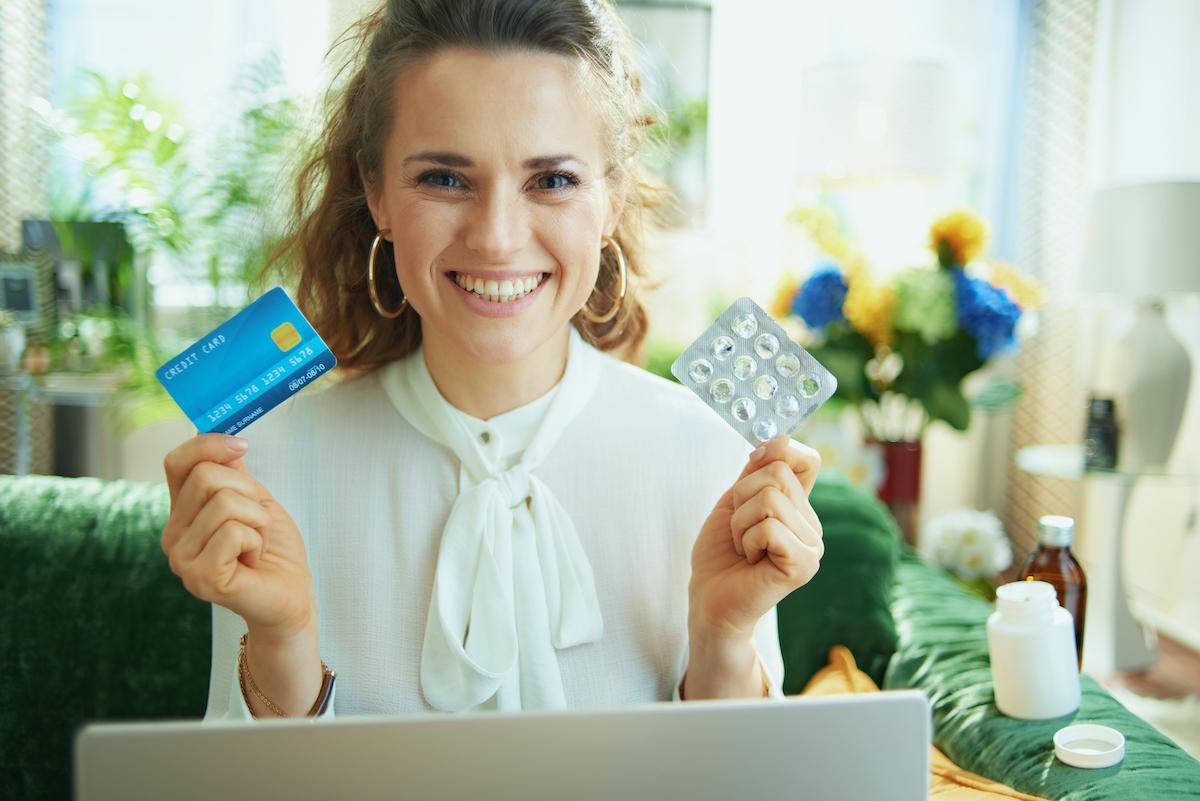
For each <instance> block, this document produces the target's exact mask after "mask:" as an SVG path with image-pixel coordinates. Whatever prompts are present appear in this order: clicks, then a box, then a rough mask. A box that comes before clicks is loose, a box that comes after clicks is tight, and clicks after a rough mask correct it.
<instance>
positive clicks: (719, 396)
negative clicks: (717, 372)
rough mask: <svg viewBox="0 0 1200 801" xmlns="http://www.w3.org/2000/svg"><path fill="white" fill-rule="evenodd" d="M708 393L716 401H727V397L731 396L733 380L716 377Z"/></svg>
mask: <svg viewBox="0 0 1200 801" xmlns="http://www.w3.org/2000/svg"><path fill="white" fill-rule="evenodd" d="M708 394H709V395H710V396H712V399H713V400H715V401H716V402H717V403H729V399H730V398H732V397H733V382H732V381H730V380H729V379H728V378H718V379H717V380H716V381H714V382H713V384H712V386H711V387H709V390H708Z"/></svg>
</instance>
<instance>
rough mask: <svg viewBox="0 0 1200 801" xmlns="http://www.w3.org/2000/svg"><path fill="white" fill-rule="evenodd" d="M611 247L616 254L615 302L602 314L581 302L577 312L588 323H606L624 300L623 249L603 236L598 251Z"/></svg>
mask: <svg viewBox="0 0 1200 801" xmlns="http://www.w3.org/2000/svg"><path fill="white" fill-rule="evenodd" d="M610 246H611V247H612V249H613V253H615V254H616V255H617V302H616V303H614V304H613V307H612V308H611V309H609V310H608V311H607V312H605V313H604V314H600V315H598V314H596V313H595V312H593V311H592V310H591V309H589V308H588V307H587V303H584V304H583V308H582V309H580V310H579V313H580V314H582V315H583V317H584V319H585V320H587V321H588V322H589V323H607V322H608V321H609V320H611V319H612V318H614V317H616V316H617V312H618V311H620V310H621V302H622V301H623V300H625V289H626V286H627V282H628V274H627V268H626V266H625V251H623V250H621V245H620V243H619V242H617V240H615V239H613V238H612V237H611V236H606V237H604V244H603V245H602V246H601V247H600V252H601V253H603V252H604V248H606V247H610ZM589 300H590V298H589Z"/></svg>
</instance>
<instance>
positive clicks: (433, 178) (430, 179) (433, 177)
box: [417, 172, 458, 189]
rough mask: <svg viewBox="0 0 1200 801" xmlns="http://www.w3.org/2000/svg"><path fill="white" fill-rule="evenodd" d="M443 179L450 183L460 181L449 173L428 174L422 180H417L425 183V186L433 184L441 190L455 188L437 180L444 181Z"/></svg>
mask: <svg viewBox="0 0 1200 801" xmlns="http://www.w3.org/2000/svg"><path fill="white" fill-rule="evenodd" d="M442 178H445V179H447V180H449V181H457V180H458V176H457V175H454V174H452V173H448V172H427V173H425V174H424V175H422V176H421V177H420V178H418V179H417V180H418V182H419V183H423V184H424V183H429V184H432V185H433V186H436V187H438V188H439V189H453V188H454V187H452V186H450V185H449V184H446V183H438V182H437V179H442Z"/></svg>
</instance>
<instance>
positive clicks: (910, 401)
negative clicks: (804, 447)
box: [772, 209, 1042, 542]
mask: <svg viewBox="0 0 1200 801" xmlns="http://www.w3.org/2000/svg"><path fill="white" fill-rule="evenodd" d="M792 219H793V221H794V222H798V223H799V224H801V225H802V226H804V227H805V228H806V229H807V230H808V232H809V234H810V235H811V237H812V239H813V240H814V241H815V242H816V244H817V245H818V247H819V248H820V249H821V250H823V251H824V252H825V254H826V255H827V257H828V258H826V259H825V260H824V261H822V262H821V263H819V264H818V265H817V267H816V269H814V270H813V272H812V274H811V275H809V277H808V278H807V279H806V280H805V281H803V282H802V283H801V282H797V281H787V282H786V283H785V284H784V286H783V287H782V289H781V291H780V292H779V294H778V296H777V297H776V300H775V306H774V308H773V310H772V311H773V312H774V314H775V316H776V317H777V318H778V319H781V320H784V321H785V322H786V321H788V320H789V319H790V320H793V321H798V322H799V323H800V325H799V328H800V329H801V330H800V331H799V332H798V334H799V338H800V339H801V340H802V341H803V342H804V344H805V347H807V348H808V350H809V351H811V352H812V354H813V356H815V357H816V358H817V359H818V360H819V361H820V362H821V363H822V364H824V365H825V366H826V367H827V368H828V369H829V371H830V372H832V373H833V374H834V375H835V376H836V377H837V381H838V389H837V394H836V395H835V396H834V397H835V399H840V400H842V401H843V402H845V403H848V404H850V405H851V406H853V407H854V408H855V409H856V410H857V412H858V415H859V419H860V423H861V426H862V431H863V435H864V438H865V439H866V440H867V447H868V448H871V447H879V448H881V449H882V451H883V462H884V464H885V468H884V479H883V482H882V484H881V486H880V488H879V497H880V498H881V499H882V500H883V501H884V502H886V503H887V504H888V505H889V506H890V507H891V509H892V512H893V514H894V515H895V517H896V519H897V521H898V522H899V524H900V528H901V530H902V532H903V533H904V536H905V539H906V540H907V541H909V542H912V541H914V538H915V526H916V509H917V504H918V502H919V499H920V474H921V440H922V437H923V436H924V434H925V430H926V428H927V427H928V426H929V424H930V422H932V421H934V420H941V421H943V422H945V423H946V424H948V425H949V426H951V427H952V428H954V429H956V430H958V431H965V430H966V428H967V426H968V425H969V423H970V419H971V410H970V404H969V403H968V402H967V398H966V396H965V395H964V393H963V381H964V379H966V377H967V376H968V375H970V374H971V373H974V372H975V371H976V370H978V369H979V368H981V367H983V366H984V365H985V364H987V363H988V362H989V361H990V360H991V359H993V358H994V357H996V356H997V355H1000V354H1004V353H1007V352H1010V351H1012V350H1014V349H1015V348H1016V344H1017V336H1016V332H1017V323H1018V322H1019V320H1020V319H1021V316H1022V314H1024V313H1025V312H1027V311H1028V310H1030V309H1032V308H1035V307H1036V306H1038V305H1039V304H1040V303H1041V300H1042V296H1041V289H1040V287H1039V286H1038V284H1037V283H1036V282H1035V281H1033V280H1032V279H1031V278H1029V277H1027V276H1025V275H1024V274H1022V273H1021V272H1020V271H1019V270H1017V269H1016V268H1015V267H1012V266H1010V265H1008V264H1004V263H1002V262H997V261H990V262H986V261H980V260H979V259H978V257H979V255H980V253H981V252H982V251H983V247H984V244H985V242H986V241H987V229H986V226H985V225H984V223H983V221H982V220H980V219H979V218H978V217H977V216H975V215H974V214H971V213H970V212H967V211H956V212H953V213H951V214H948V215H946V216H944V217H941V218H940V219H938V220H937V221H936V222H934V224H933V226H932V227H931V229H930V233H929V246H930V250H932V252H933V254H934V255H935V256H936V260H935V262H934V263H933V264H925V265H919V266H914V267H909V268H906V269H903V270H901V271H899V272H897V273H896V274H895V275H894V276H893V277H892V278H891V279H890V280H888V281H880V280H877V279H876V278H875V277H874V276H872V275H871V271H870V269H869V267H868V266H867V263H866V259H865V258H864V257H863V255H862V253H861V252H860V251H859V250H858V249H856V248H855V247H853V246H852V245H851V244H850V243H849V242H848V241H847V240H846V239H845V238H844V237H842V236H841V235H840V234H839V233H838V231H837V226H836V224H835V222H834V220H833V217H832V215H830V214H829V213H828V212H826V211H823V210H812V209H808V210H801V211H798V212H796V213H795V214H794V215H793V217H792ZM877 444H878V445H877Z"/></svg>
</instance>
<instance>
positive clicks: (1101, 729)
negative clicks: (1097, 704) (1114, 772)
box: [1054, 723, 1125, 768]
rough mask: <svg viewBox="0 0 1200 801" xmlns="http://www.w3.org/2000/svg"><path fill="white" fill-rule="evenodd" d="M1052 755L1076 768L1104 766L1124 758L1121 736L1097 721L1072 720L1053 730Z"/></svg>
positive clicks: (1123, 745)
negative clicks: (1075, 721)
mask: <svg viewBox="0 0 1200 801" xmlns="http://www.w3.org/2000/svg"><path fill="white" fill-rule="evenodd" d="M1054 755H1055V756H1057V757H1058V758H1059V759H1060V760H1062V761H1063V762H1065V763H1067V764H1068V765H1072V766H1074V767H1077V768H1107V767H1109V766H1111V765H1115V764H1117V763H1118V762H1120V761H1121V760H1122V759H1124V758H1125V736H1124V735H1123V734H1121V732H1119V731H1117V730H1116V729H1111V728H1109V727H1108V726H1101V725H1099V724H1097V723H1076V724H1074V725H1072V726H1066V727H1064V728H1061V729H1059V730H1058V731H1056V732H1055V733H1054Z"/></svg>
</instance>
